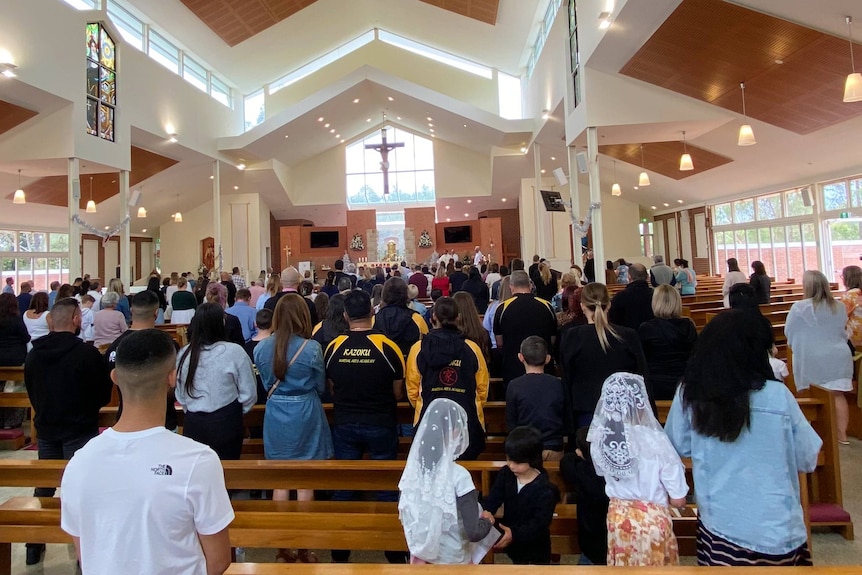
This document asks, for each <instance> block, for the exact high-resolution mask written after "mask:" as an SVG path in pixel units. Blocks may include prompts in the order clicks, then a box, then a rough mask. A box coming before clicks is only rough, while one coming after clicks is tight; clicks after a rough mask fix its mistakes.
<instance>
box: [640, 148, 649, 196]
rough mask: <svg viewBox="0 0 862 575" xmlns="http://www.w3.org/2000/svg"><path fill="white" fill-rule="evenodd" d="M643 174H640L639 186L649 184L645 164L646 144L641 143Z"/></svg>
mask: <svg viewBox="0 0 862 575" xmlns="http://www.w3.org/2000/svg"><path fill="white" fill-rule="evenodd" d="M641 170H642V171H641V175H640V176H638V187H641V186H648V185H649V174H648V173H646V165H645V164H644V145H643V144H641Z"/></svg>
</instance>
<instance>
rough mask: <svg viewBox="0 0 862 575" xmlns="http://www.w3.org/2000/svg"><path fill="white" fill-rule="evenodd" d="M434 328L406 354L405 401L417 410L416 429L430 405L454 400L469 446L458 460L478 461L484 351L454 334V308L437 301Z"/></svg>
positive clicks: (484, 381) (485, 390) (452, 304)
mask: <svg viewBox="0 0 862 575" xmlns="http://www.w3.org/2000/svg"><path fill="white" fill-rule="evenodd" d="M431 321H432V323H433V324H434V330H433V331H432V332H431V333H429V334H428V335H426V336H425V338H424V339H422V341H418V342H416V343H415V344H413V347H412V348H411V349H410V354H409V355H408V356H407V398H408V399H409V400H410V404H411V405H413V407H414V408H415V409H416V416H415V418H414V420H413V424H414V425H419V422H420V420H421V419H422V417H423V416H424V414H425V409H426V407H427V406H428V404H429V403H431V402H432V401H433V400H435V399H437V398H447V399H451V400H452V401H455V402H456V403H457V404H458V405H460V406H461V407H462V408H464V410H465V411H466V412H467V415H468V421H469V423H470V445H469V446H468V447H467V449H466V450H465V451H464V452H463V453H460V454H459V455H460V456H461V459H464V460H470V459H476V458H477V457H479V454H480V453H482V451H484V449H485V412H484V409H485V402H486V401H487V400H488V366H487V364H486V363H485V358H484V357H483V356H482V350H481V349H480V348H479V346H478V345H476V344H475V343H474V342H472V341H470V340H469V339H466V338H465V337H464V334H462V333H461V332H460V331H459V330H458V304H456V303H455V300H454V299H452V298H451V297H441V298H440V299H438V300H437V303H435V304H434V310H433V311H432V314H431Z"/></svg>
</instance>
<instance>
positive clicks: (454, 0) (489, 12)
mask: <svg viewBox="0 0 862 575" xmlns="http://www.w3.org/2000/svg"><path fill="white" fill-rule="evenodd" d="M422 2H425V3H426V4H431V5H432V6H437V7H438V8H442V9H444V10H449V11H450V12H454V13H455V14H460V15H461V16H467V17H468V18H473V19H474V20H478V21H479V22H484V23H485V24H490V25H491V26H494V25H496V24H497V12H498V10H499V8H500V0H422Z"/></svg>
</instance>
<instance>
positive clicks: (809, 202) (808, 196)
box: [799, 186, 814, 208]
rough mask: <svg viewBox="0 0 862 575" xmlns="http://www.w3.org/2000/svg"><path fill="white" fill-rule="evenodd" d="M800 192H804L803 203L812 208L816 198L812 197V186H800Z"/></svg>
mask: <svg viewBox="0 0 862 575" xmlns="http://www.w3.org/2000/svg"><path fill="white" fill-rule="evenodd" d="M799 193H801V194H802V205H803V206H805V207H806V208H810V207H811V206H813V205H814V199H813V198H812V197H811V186H806V187H804V188H799Z"/></svg>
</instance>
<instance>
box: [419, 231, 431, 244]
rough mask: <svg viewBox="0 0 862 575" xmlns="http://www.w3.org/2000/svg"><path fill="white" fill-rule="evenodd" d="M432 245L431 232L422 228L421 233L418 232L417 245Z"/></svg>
mask: <svg viewBox="0 0 862 575" xmlns="http://www.w3.org/2000/svg"><path fill="white" fill-rule="evenodd" d="M432 245H434V244H433V243H432V242H431V234H429V233H428V230H422V233H421V234H419V247H420V248H430V247H431V246H432Z"/></svg>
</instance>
